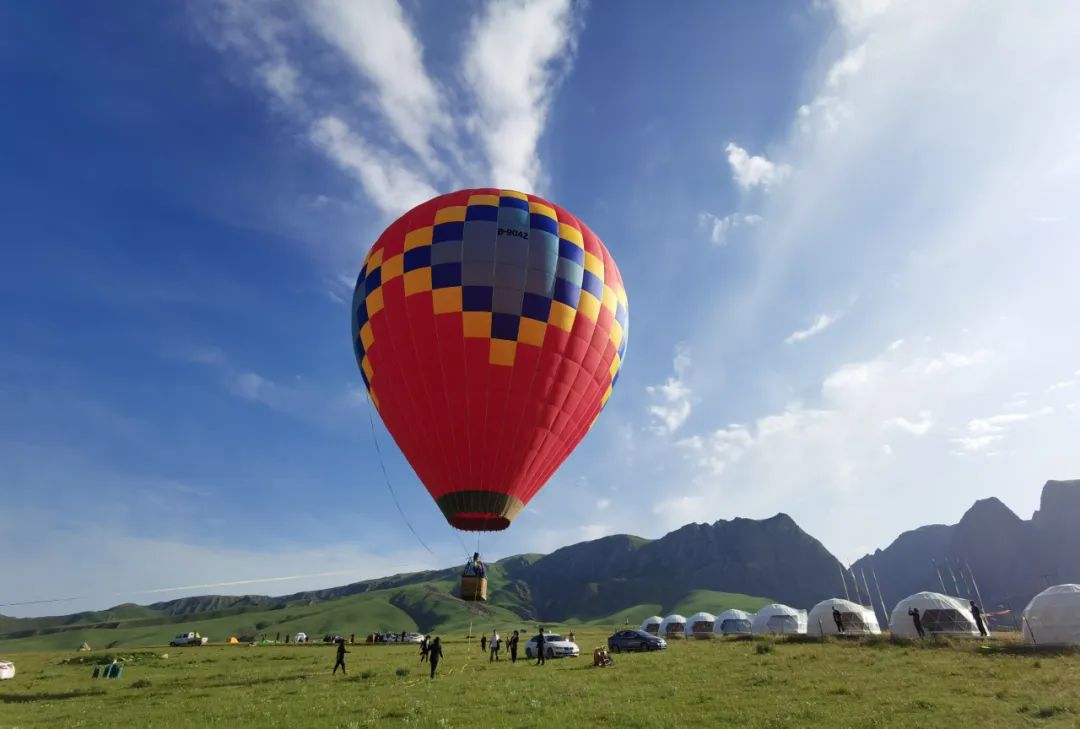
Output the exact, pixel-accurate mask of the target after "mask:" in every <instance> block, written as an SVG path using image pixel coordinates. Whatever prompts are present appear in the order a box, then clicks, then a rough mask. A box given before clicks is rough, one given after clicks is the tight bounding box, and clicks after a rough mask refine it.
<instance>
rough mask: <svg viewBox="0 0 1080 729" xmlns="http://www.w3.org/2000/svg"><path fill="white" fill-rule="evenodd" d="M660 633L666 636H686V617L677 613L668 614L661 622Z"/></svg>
mask: <svg viewBox="0 0 1080 729" xmlns="http://www.w3.org/2000/svg"><path fill="white" fill-rule="evenodd" d="M660 635H661V636H663V637H664V638H684V637H686V618H684V617H683V616H682V615H677V614H673V615H668V616H667V617H666V618H664V622H662V623H660Z"/></svg>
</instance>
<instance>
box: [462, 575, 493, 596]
mask: <svg viewBox="0 0 1080 729" xmlns="http://www.w3.org/2000/svg"><path fill="white" fill-rule="evenodd" d="M461 599H462V600H466V601H468V602H487V578H486V577H462V578H461Z"/></svg>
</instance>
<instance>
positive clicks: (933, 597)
mask: <svg viewBox="0 0 1080 729" xmlns="http://www.w3.org/2000/svg"><path fill="white" fill-rule="evenodd" d="M913 608H914V609H916V610H918V611H919V619H920V621H921V622H922V628H923V630H924V631H925V632H926V634H927V635H951V636H961V637H962V636H968V635H971V636H976V637H978V635H979V629H978V627H977V626H976V625H975V619H974V618H973V617H972V616H971V610H969V609H968V603H967V601H966V600H961V599H960V598H958V597H950V596H949V595H942V594H941V593H940V592H916V593H915V594H914V595H909V596H908V597H905V598H904V599H903V600H901V601H900V602H898V603H896V607H895V608H893V611H892V619H891V620H890V621H889V632H890V633H891V634H892V635H893V636H894V637H899V638H918V637H919V632H918V630H917V629H916V628H915V621H914V619H913V617H912V616H911V614H910V612H909V611H910V610H912V609H913Z"/></svg>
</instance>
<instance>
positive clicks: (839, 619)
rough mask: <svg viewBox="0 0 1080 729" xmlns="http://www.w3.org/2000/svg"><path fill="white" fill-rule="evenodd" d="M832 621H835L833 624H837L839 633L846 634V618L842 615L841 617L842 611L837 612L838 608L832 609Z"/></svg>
mask: <svg viewBox="0 0 1080 729" xmlns="http://www.w3.org/2000/svg"><path fill="white" fill-rule="evenodd" d="M832 619H833V622H834V623H836V632H837V633H843V632H844V618H843V616H842V615H840V611H839V610H837V609H836V608H833V609H832Z"/></svg>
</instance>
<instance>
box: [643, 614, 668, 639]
mask: <svg viewBox="0 0 1080 729" xmlns="http://www.w3.org/2000/svg"><path fill="white" fill-rule="evenodd" d="M662 622H664V619H663V618H662V617H660V616H659V615H653V616H652V617H648V618H645V622H643V623H642V624H641V629H642V630H644V631H645V632H646V633H652V634H653V635H656V634H657V632H659V630H660V623H662Z"/></svg>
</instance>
